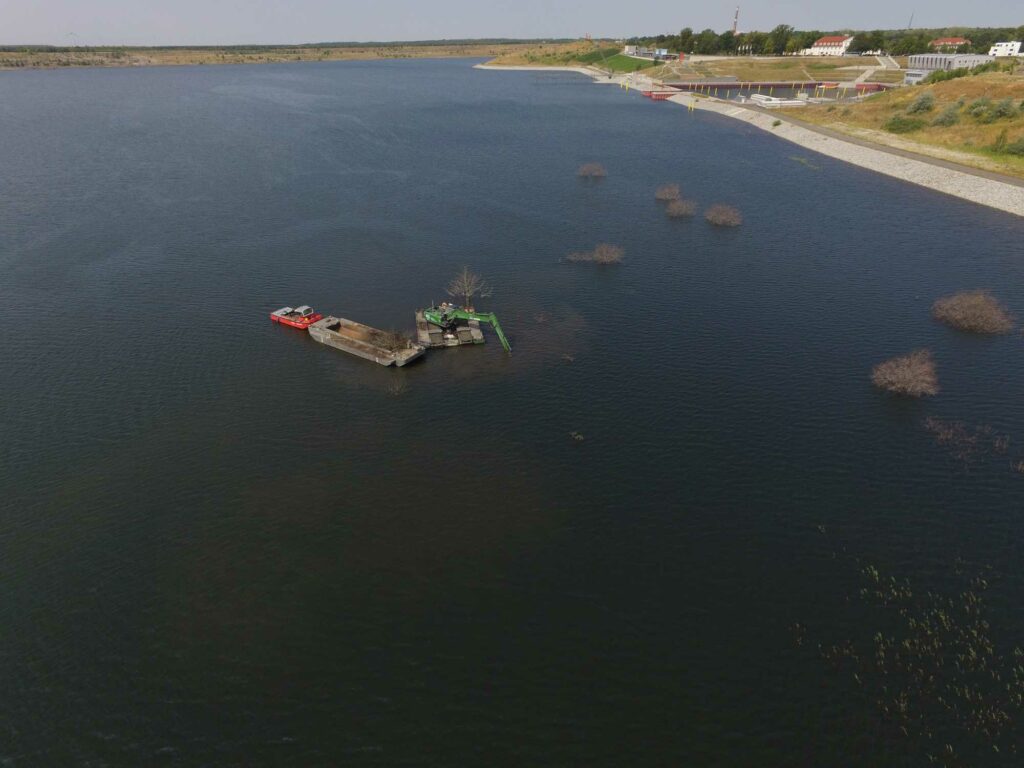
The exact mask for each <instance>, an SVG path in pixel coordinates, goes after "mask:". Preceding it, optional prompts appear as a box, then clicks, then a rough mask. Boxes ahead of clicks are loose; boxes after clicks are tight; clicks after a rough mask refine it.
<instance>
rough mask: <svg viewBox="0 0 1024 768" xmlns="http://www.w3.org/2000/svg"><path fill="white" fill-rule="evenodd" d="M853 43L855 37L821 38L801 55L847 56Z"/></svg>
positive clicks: (835, 36) (830, 36)
mask: <svg viewBox="0 0 1024 768" xmlns="http://www.w3.org/2000/svg"><path fill="white" fill-rule="evenodd" d="M852 42H853V35H829V36H826V37H819V38H818V39H817V40H815V41H814V44H813V45H812V46H811V47H810V48H805V49H804V50H803V51H801V53H803V54H804V55H805V56H845V55H846V51H847V50H848V49H849V47H850V44H851V43H852Z"/></svg>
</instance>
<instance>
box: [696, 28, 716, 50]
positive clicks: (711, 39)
mask: <svg viewBox="0 0 1024 768" xmlns="http://www.w3.org/2000/svg"><path fill="white" fill-rule="evenodd" d="M693 52H694V53H700V54H703V55H705V56H710V55H712V54H716V53H718V33H717V32H715V30H713V29H705V30H703V31H702V32H701V33H700V34H699V35H697V37H696V39H695V40H694V41H693Z"/></svg>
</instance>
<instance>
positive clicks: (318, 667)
mask: <svg viewBox="0 0 1024 768" xmlns="http://www.w3.org/2000/svg"><path fill="white" fill-rule="evenodd" d="M0 127H2V135H3V141H2V142H0V302H2V305H3V306H4V307H6V309H7V327H6V330H5V332H4V335H3V337H2V338H3V343H2V346H0V350H2V357H0V387H2V391H3V398H2V400H0V434H2V438H3V439H2V444H0V451H2V463H0V489H2V501H0V504H2V509H3V513H2V518H0V680H2V682H3V684H2V687H0V762H2V763H3V764H5V765H7V764H10V765H16V766H21V765H25V766H33V765H71V764H83V765H84V764H88V765H161V764H169V765H220V764H229V765H284V764H294V765H363V764H367V765H371V764H372V765H377V764H379V765H438V766H451V765H566V766H569V765H579V766H584V765H586V766H593V765H615V766H622V765H864V766H867V765H882V764H893V765H897V764H898V765H903V764H908V765H920V764H922V763H923V758H922V756H921V755H913V754H911V755H910V757H907V755H906V754H905V751H904V747H903V746H901V745H900V744H899V743H897V742H895V741H893V740H891V739H890V738H889V737H888V736H887V735H886V734H888V733H889V732H890V731H888V730H886V728H885V727H884V724H880V721H879V717H878V715H877V713H876V712H875V711H874V709H873V708H872V707H870V706H868V705H867V704H865V703H864V702H863V701H861V700H859V699H858V698H857V697H856V696H855V695H851V694H850V691H851V683H850V681H849V679H848V677H849V676H848V675H840V674H838V673H837V672H835V671H834V670H832V669H831V668H829V667H828V666H827V665H825V664H822V663H821V662H820V661H819V660H818V659H817V658H815V656H814V654H812V653H810V654H809V653H807V652H806V649H804V648H800V647H797V645H796V643H794V640H793V634H792V632H791V631H790V627H791V626H792V625H793V624H794V623H802V624H804V625H806V626H807V627H808V632H809V633H810V635H809V637H812V639H813V641H814V642H817V641H819V640H820V641H823V642H824V641H826V640H827V641H828V642H833V641H836V640H839V639H842V638H844V637H852V636H853V635H854V634H856V633H858V632H863V631H868V630H870V629H871V628H870V627H866V626H863V625H862V624H861V623H860V622H859V621H858V620H857V619H856V617H855V615H854V612H853V609H851V608H850V607H849V606H848V604H847V603H846V602H845V597H846V595H848V594H849V593H850V592H851V591H855V590H856V588H857V586H858V581H857V575H856V567H855V566H854V565H851V564H850V563H849V562H844V560H843V558H842V557H840V558H837V559H833V557H832V553H833V552H834V551H837V550H838V549H841V548H844V547H845V548H846V550H847V551H848V552H849V553H851V557H856V558H861V559H862V560H864V561H867V562H872V563H877V564H878V565H879V567H881V568H884V569H886V570H887V572H893V573H895V574H897V575H899V576H901V577H902V576H905V577H907V578H910V579H911V580H912V581H913V582H914V583H915V584H918V585H921V587H922V589H924V588H928V589H932V588H934V589H941V588H943V587H945V586H947V583H948V582H949V573H950V571H951V569H952V567H953V564H954V562H955V561H956V559H957V558H958V557H960V558H964V559H965V560H967V561H968V562H970V563H972V564H988V565H991V566H992V567H993V569H994V572H995V573H997V574H998V575H999V576H998V578H994V579H993V581H994V583H995V587H994V588H993V590H992V592H991V594H990V601H991V602H992V612H991V619H992V623H993V628H994V629H993V631H994V632H997V633H998V634H999V638H998V639H999V640H1000V642H1002V643H1003V644H1004V646H1005V647H1007V648H1010V647H1012V645H1013V643H1015V642H1016V643H1020V642H1021V638H1024V626H1022V623H1024V622H1022V620H1021V616H1020V614H1019V611H1018V610H1017V608H1018V606H1019V604H1020V600H1021V598H1022V596H1024V582H1022V579H1021V576H1020V574H1019V572H1018V571H1019V564H1020V562H1021V554H1022V553H1021V536H1022V532H1024V524H1022V520H1021V515H1022V511H1024V503H1022V502H1024V475H1020V474H1018V473H1015V472H1013V471H1012V470H1011V468H1010V466H1011V463H1015V462H1017V461H1020V460H1021V459H1024V377H1022V374H1024V342H1022V340H1021V338H1020V336H1019V335H1018V334H1016V333H1015V334H1013V335H1009V336H1005V337H999V338H992V339H979V338H971V337H967V336H963V335H958V334H956V333H953V332H951V331H949V330H948V329H945V328H943V327H941V326H938V325H936V324H934V323H933V322H932V321H931V320H930V319H929V308H930V305H931V302H932V301H933V300H934V299H935V298H936V297H937V296H939V295H942V294H944V293H948V292H951V291H954V290H959V289H964V288H974V287H988V288H991V289H993V290H994V291H996V293H997V294H998V295H999V296H1000V298H1001V299H1003V300H1004V301H1005V302H1006V303H1007V305H1008V306H1009V307H1010V308H1011V309H1013V310H1015V311H1016V312H1018V313H1024V287H1022V281H1021V278H1022V275H1024V254H1022V250H1021V237H1022V234H1024V227H1022V224H1021V221H1020V220H1019V219H1015V218H1013V217H1011V216H1009V215H1005V214H1001V213H997V212H993V211H990V210H987V209H984V208H981V207H978V206H974V205H971V204H969V203H966V202H961V201H957V200H954V199H952V198H948V197H945V196H942V195H939V194H934V193H931V192H928V191H926V190H923V189H920V188H917V187H913V186H910V185H906V184H902V183H899V182H897V181H895V180H892V179H889V178H885V177H882V176H878V175H873V174H870V173H868V172H863V171H860V170H858V169H856V168H853V167H851V166H847V165H844V164H842V163H838V162H835V161H832V160H830V159H827V158H823V157H820V156H816V155H812V154H809V153H805V152H803V151H802V150H800V149H799V148H797V147H795V146H793V145H790V144H787V143H784V142H781V141H778V140H776V139H774V138H773V137H772V136H770V135H767V134H764V133H761V132H756V131H753V130H752V129H749V128H746V127H744V126H742V125H740V124H737V123H734V122H731V121H728V120H726V119H722V118H718V117H716V116H709V115H702V114H696V115H691V114H689V113H688V112H687V110H685V109H680V108H678V107H674V106H672V105H669V104H662V103H652V102H650V101H648V100H645V99H642V98H640V97H639V96H637V95H636V94H635V93H630V94H628V95H627V94H625V93H623V92H622V91H620V90H619V89H617V88H614V87H597V86H594V85H590V84H589V82H588V81H586V80H585V79H584V78H579V77H575V76H572V75H562V74H543V75H536V74H532V73H494V72H483V71H477V70H473V69H471V68H470V67H469V65H468V64H467V63H466V62H459V61H445V62H440V61H417V62H373V63H325V64H294V65H274V66H270V65H268V66H248V67H230V66H224V67H217V68H194V67H188V68H173V69H172V68H166V69H144V70H132V69H112V70H88V71H47V72H18V73H10V72H7V73H0ZM590 160H597V161H600V162H602V163H603V164H604V165H605V166H606V167H607V168H608V172H609V176H608V178H607V180H606V181H604V182H603V183H599V184H596V185H588V184H584V183H581V182H580V181H578V180H577V179H576V178H575V170H576V168H577V166H579V165H580V164H581V163H583V162H586V161H590ZM802 160H803V161H802ZM666 181H675V182H678V183H680V184H681V185H682V187H683V189H684V193H685V194H686V195H687V196H691V197H693V198H695V199H696V200H698V201H699V203H700V204H701V205H707V204H711V203H714V202H727V203H732V204H734V205H736V206H738V207H739V208H740V209H741V210H742V211H743V214H744V217H745V223H744V226H743V227H742V228H740V229H738V230H729V231H721V230H715V229H713V228H711V227H710V226H708V225H707V224H706V223H705V222H704V221H703V220H702V219H700V218H697V219H694V220H687V221H670V220H668V219H666V218H665V216H664V214H663V212H662V211H661V209H660V208H659V207H658V205H657V204H655V202H654V199H653V190H654V188H655V186H657V185H658V184H660V183H662V182H666ZM598 242H611V243H618V244H621V245H623V246H624V247H625V248H626V250H627V257H626V260H625V262H624V263H623V264H622V265H621V266H618V267H613V268H607V269H601V268H595V267H592V266H587V265H570V264H566V263H562V262H560V259H562V258H563V257H564V256H565V255H566V254H568V253H569V252H571V251H574V250H579V249H583V248H589V247H593V246H594V245H595V244H596V243H598ZM463 264H468V265H470V266H472V267H474V268H476V269H477V270H478V271H480V272H482V273H484V274H485V275H486V276H488V277H489V278H490V279H491V280H492V281H493V282H494V284H495V286H496V291H495V294H494V296H493V298H492V299H490V300H488V301H487V302H486V303H484V302H481V305H482V306H485V308H488V309H493V310H494V311H496V312H497V313H498V315H499V317H500V318H501V320H502V324H503V326H504V327H505V328H506V330H507V332H508V334H509V336H510V339H511V342H512V345H513V348H514V353H513V354H512V356H511V357H506V356H505V355H504V353H503V352H502V350H501V347H500V346H499V345H498V344H497V343H496V341H495V340H494V338H493V336H489V343H488V344H486V345H485V346H483V347H477V348H469V349H457V350H445V351H434V352H431V353H429V355H428V356H427V357H426V359H425V360H423V361H421V362H419V363H417V364H416V365H414V366H411V367H409V368H407V369H404V370H397V371H396V370H390V369H383V368H380V367H377V366H374V365H372V364H370V363H367V362H364V361H362V360H359V359H357V358H353V357H349V356H347V355H344V354H342V353H339V352H336V351H333V350H330V349H327V348H325V347H322V346H320V345H318V344H316V343H314V342H313V341H311V340H310V339H309V338H308V337H306V336H305V335H304V334H303V333H301V332H299V331H295V330H292V329H287V328H282V327H279V326H276V325H273V324H271V323H270V322H269V320H268V319H267V312H269V311H270V310H272V309H275V308H277V307H279V306H282V305H284V304H290V305H293V306H295V305H297V304H301V303H309V304H312V305H314V306H315V307H317V308H318V309H321V310H323V311H325V312H331V313H334V314H339V315H342V316H346V317H351V318H356V319H359V320H362V321H364V322H368V323H370V324H374V325H378V326H383V327H388V326H399V327H407V328H410V329H411V327H412V313H413V310H414V309H415V308H416V307H419V306H424V305H425V304H427V303H429V302H430V301H431V300H439V299H440V298H442V297H443V293H442V288H443V286H444V284H445V283H446V281H447V279H448V277H449V276H450V275H451V274H452V273H454V272H455V271H456V270H457V269H458V268H459V267H461V266H462V265H463ZM923 346H927V347H930V348H931V349H932V350H933V352H934V354H935V357H936V360H937V363H938V366H939V376H940V381H941V384H942V392H941V394H940V395H939V396H938V397H936V398H933V399H930V400H927V401H922V402H903V401H898V400H894V399H892V398H889V397H886V396H883V395H881V394H879V393H878V392H876V391H874V390H873V389H872V388H871V386H870V383H869V382H868V372H869V370H870V367H871V365H872V364H874V363H876V362H878V361H879V360H881V359H884V358H885V357H886V356H888V355H891V354H896V353H901V352H905V351H909V350H911V349H914V348H918V347H923ZM569 358H571V359H572V361H571V362H570V360H569ZM928 416H932V417H936V418H941V419H956V420H963V421H964V422H965V423H967V424H968V425H971V426H972V427H973V425H977V424H987V425H992V427H993V428H994V429H996V430H997V431H999V432H1000V433H1005V434H1008V435H1009V436H1010V438H1011V442H1010V449H1009V451H1008V453H1006V454H1000V455H995V454H992V455H989V454H987V453H983V454H979V455H977V456H975V457H974V458H973V459H972V461H971V462H970V464H969V466H964V463H963V462H961V461H959V460H957V459H955V458H953V457H952V456H951V452H950V450H949V448H948V447H943V446H939V445H936V444H935V442H934V440H933V439H932V437H931V436H930V435H929V433H928V432H927V430H925V428H924V427H923V421H924V419H925V418H927V417H928ZM573 431H576V432H579V433H582V435H583V436H584V437H585V440H584V441H582V442H577V441H575V440H573V439H572V438H570V436H569V434H570V433H571V432H573ZM818 526H824V527H825V530H826V534H824V535H823V534H822V533H821V532H819V529H818ZM998 764H1002V763H998Z"/></svg>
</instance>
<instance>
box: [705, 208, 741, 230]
mask: <svg viewBox="0 0 1024 768" xmlns="http://www.w3.org/2000/svg"><path fill="white" fill-rule="evenodd" d="M704 218H705V219H707V220H708V221H709V222H711V223H712V224H714V225H715V226H716V227H738V226H739V225H740V224H742V223H743V217H742V216H741V215H740V212H739V211H738V210H737V209H735V208H733V207H732V206H731V205H712V206H711V207H710V208H708V209H707V210H706V211H705V212H704Z"/></svg>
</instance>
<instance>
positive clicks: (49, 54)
mask: <svg viewBox="0 0 1024 768" xmlns="http://www.w3.org/2000/svg"><path fill="white" fill-rule="evenodd" d="M537 45H538V43H535V42H504V41H496V42H477V41H467V42H465V43H462V42H445V41H441V42H436V43H433V42H431V43H408V44H406V43H381V44H367V45H349V44H324V45H299V46H225V47H195V48H177V47H175V48H120V47H113V48H92V47H75V48H47V47H13V46H12V47H6V48H3V49H0V69H22V68H55V67H140V66H183V65H195V64H268V63H274V62H288V61H345V60H368V59H422V58H458V57H467V58H468V57H481V58H485V57H501V56H514V55H516V54H518V53H519V52H520V51H524V50H528V49H530V50H532V49H534V48H536V47H537Z"/></svg>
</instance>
